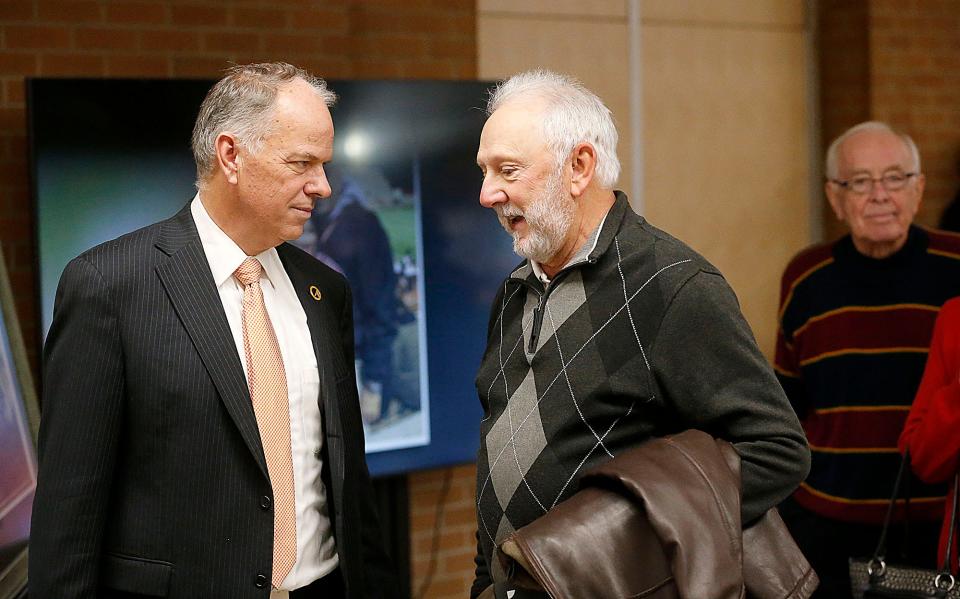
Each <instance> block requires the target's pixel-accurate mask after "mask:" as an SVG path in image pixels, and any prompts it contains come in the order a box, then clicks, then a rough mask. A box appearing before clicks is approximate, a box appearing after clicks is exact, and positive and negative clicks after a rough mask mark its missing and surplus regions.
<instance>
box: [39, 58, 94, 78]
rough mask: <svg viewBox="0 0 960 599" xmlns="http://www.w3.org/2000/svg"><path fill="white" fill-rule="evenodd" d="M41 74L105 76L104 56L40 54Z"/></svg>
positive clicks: (49, 75)
mask: <svg viewBox="0 0 960 599" xmlns="http://www.w3.org/2000/svg"><path fill="white" fill-rule="evenodd" d="M40 74H41V75H42V76H44V77H51V76H71V77H99V76H103V75H104V74H105V73H104V69H103V57H102V56H99V55H93V54H52V53H44V54H41V55H40Z"/></svg>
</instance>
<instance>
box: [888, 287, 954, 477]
mask: <svg viewBox="0 0 960 599" xmlns="http://www.w3.org/2000/svg"><path fill="white" fill-rule="evenodd" d="M958 358H960V298H954V299H952V300H950V301H948V302H947V303H946V304H944V305H943V308H942V309H941V310H940V314H939V316H937V322H936V324H935V325H934V329H933V340H932V342H931V345H930V354H929V355H928V357H927V366H926V368H925V369H924V372H923V379H922V380H921V381H920V387H919V389H917V396H916V398H915V399H914V401H913V406H912V407H911V408H910V414H909V415H908V416H907V422H906V424H905V425H904V429H903V433H902V434H901V435H900V451H907V450H909V451H910V465H911V466H912V467H913V471H914V472H915V473H916V474H917V476H919V477H920V478H921V479H922V480H924V481H926V482H942V481H945V480H947V479H949V478H950V477H951V476H953V474H954V473H956V472H957V466H958V463H960V433H958V431H960V360H958Z"/></svg>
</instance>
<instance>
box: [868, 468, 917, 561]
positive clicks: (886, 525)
mask: <svg viewBox="0 0 960 599" xmlns="http://www.w3.org/2000/svg"><path fill="white" fill-rule="evenodd" d="M909 462H910V457H909V455H908V454H907V453H904V454H903V458H902V459H901V460H900V469H899V470H897V478H896V480H895V481H894V483H893V497H891V498H890V504H889V505H887V513H886V515H885V516H884V517H883V531H881V532H880V541H879V542H878V543H877V550H876V551H874V552H873V561H880V560H882V559H883V558H884V557H885V556H886V551H887V532H888V531H889V530H890V522H891V521H892V520H893V509H894V507H895V506H896V505H897V497H898V496H899V495H900V483H901V482H903V473H904V471H905V470H906V468H907V464H908V463H909Z"/></svg>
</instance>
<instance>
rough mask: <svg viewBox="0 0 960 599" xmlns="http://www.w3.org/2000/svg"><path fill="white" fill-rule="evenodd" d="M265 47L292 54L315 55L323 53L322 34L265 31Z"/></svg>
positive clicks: (265, 48)
mask: <svg viewBox="0 0 960 599" xmlns="http://www.w3.org/2000/svg"><path fill="white" fill-rule="evenodd" d="M263 49H264V50H266V51H267V52H277V53H280V54H291V55H314V54H321V53H323V40H322V38H321V36H318V35H314V34H311V33H264V34H263Z"/></svg>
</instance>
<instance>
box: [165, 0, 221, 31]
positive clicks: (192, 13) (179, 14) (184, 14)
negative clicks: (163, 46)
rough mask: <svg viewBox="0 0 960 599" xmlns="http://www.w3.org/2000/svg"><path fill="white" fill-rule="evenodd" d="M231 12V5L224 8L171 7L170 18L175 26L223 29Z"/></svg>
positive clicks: (192, 5)
mask: <svg viewBox="0 0 960 599" xmlns="http://www.w3.org/2000/svg"><path fill="white" fill-rule="evenodd" d="M229 12H230V11H229V3H226V4H224V5H222V6H218V5H212V6H204V5H197V4H186V5H173V6H171V7H170V18H171V20H172V21H173V23H174V24H175V25H186V26H192V27H222V26H224V25H226V24H227V22H228V19H229Z"/></svg>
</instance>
